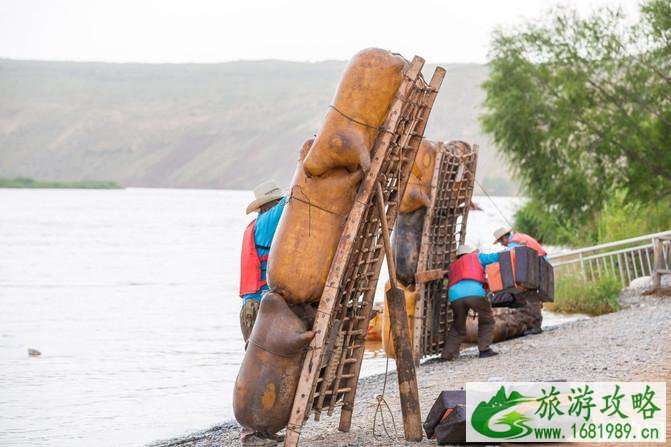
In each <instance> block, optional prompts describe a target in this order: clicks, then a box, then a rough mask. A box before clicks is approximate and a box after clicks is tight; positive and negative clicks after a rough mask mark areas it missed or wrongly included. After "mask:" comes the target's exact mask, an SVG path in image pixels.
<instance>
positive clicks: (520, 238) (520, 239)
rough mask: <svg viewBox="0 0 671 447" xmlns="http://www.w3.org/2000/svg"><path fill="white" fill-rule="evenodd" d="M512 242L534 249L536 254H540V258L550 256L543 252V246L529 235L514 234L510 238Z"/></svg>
mask: <svg viewBox="0 0 671 447" xmlns="http://www.w3.org/2000/svg"><path fill="white" fill-rule="evenodd" d="M510 241H511V242H515V243H518V244H520V245H524V246H527V247H529V248H533V249H534V250H536V253H538V256H545V255H546V254H548V253H547V252H546V251H545V250H543V247H542V246H541V244H539V243H538V241H537V240H536V239H534V238H532V237H531V236H529V235H528V234H524V233H513V237H511V238H510Z"/></svg>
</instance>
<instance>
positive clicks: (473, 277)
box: [441, 244, 499, 360]
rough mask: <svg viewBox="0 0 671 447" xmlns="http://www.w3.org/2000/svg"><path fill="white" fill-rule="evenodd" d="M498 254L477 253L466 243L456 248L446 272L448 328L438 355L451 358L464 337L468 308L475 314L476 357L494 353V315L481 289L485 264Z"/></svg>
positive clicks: (483, 282) (483, 285) (493, 260)
mask: <svg viewBox="0 0 671 447" xmlns="http://www.w3.org/2000/svg"><path fill="white" fill-rule="evenodd" d="M498 260H499V255H498V253H491V254H485V253H478V252H477V250H476V249H475V248H473V247H471V246H470V245H465V244H464V245H461V246H459V248H457V260H456V261H454V262H453V263H452V265H450V269H449V272H448V281H449V282H448V287H449V289H448V298H449V300H450V305H451V306H452V316H453V321H452V327H451V328H450V330H449V332H448V333H447V336H446V338H445V344H444V345H443V352H442V354H441V358H443V359H444V360H454V359H456V358H457V357H458V356H459V347H460V346H461V343H462V342H463V341H464V339H465V338H466V318H467V317H468V310H469V309H472V310H473V311H474V312H477V314H478V349H479V351H480V357H481V358H483V357H491V356H494V355H497V354H498V353H497V352H496V351H494V350H493V349H492V348H491V347H490V345H491V344H492V341H493V338H494V314H493V313H492V306H491V303H490V302H489V299H488V298H487V294H486V292H485V266H486V265H488V264H491V263H494V262H498Z"/></svg>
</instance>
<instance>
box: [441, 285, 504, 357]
mask: <svg viewBox="0 0 671 447" xmlns="http://www.w3.org/2000/svg"><path fill="white" fill-rule="evenodd" d="M450 306H451V307H452V316H453V321H452V327H450V331H449V332H448V333H447V337H446V339H445V344H444V345H443V354H442V357H443V358H454V357H456V356H457V355H458V354H459V347H460V346H461V343H462V342H463V341H464V339H465V338H466V318H467V317H468V310H469V309H472V310H473V311H474V312H477V314H478V349H480V351H485V350H486V349H487V348H489V345H491V344H492V340H493V339H494V314H493V313H492V305H491V304H490V302H489V300H488V299H487V298H486V297H479V296H469V297H466V298H462V299H460V300H456V301H452V302H451V303H450Z"/></svg>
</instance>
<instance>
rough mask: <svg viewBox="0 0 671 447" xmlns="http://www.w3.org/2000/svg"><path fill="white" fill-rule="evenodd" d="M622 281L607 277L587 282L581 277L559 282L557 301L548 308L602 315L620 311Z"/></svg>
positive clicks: (577, 276)
mask: <svg viewBox="0 0 671 447" xmlns="http://www.w3.org/2000/svg"><path fill="white" fill-rule="evenodd" d="M619 294H620V281H619V280H618V279H617V278H614V277H610V276H606V277H603V278H599V279H596V280H593V281H587V280H585V279H583V278H582V277H581V276H579V275H567V276H563V277H560V278H559V279H558V280H557V283H556V287H555V301H554V303H552V304H551V305H550V306H548V308H549V309H550V310H553V311H555V312H562V313H582V314H588V315H602V314H607V313H610V312H615V311H617V310H619V309H620V304H619V302H618V296H619Z"/></svg>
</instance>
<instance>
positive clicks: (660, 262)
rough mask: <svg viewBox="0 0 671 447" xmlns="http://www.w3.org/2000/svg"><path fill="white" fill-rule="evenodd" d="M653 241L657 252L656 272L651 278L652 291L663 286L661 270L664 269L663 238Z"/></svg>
mask: <svg viewBox="0 0 671 447" xmlns="http://www.w3.org/2000/svg"><path fill="white" fill-rule="evenodd" d="M652 241H653V247H654V251H655V256H654V258H655V270H654V271H653V272H652V274H651V275H650V276H651V277H652V290H657V289H659V288H660V287H661V286H662V274H661V270H662V269H663V268H664V254H663V253H662V249H663V242H662V239H661V238H655V239H653V240H652Z"/></svg>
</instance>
